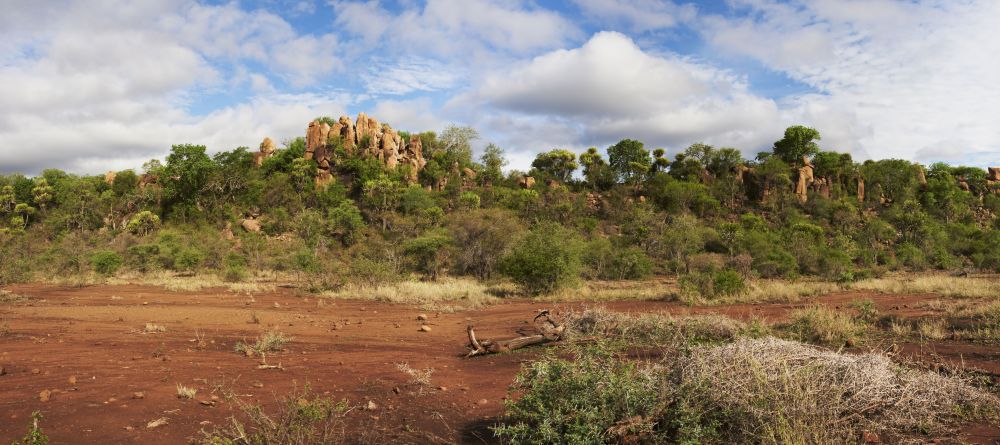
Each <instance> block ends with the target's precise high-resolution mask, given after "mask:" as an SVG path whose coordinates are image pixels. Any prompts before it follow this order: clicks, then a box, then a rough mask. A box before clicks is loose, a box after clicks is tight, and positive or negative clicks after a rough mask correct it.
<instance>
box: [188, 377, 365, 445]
mask: <svg viewBox="0 0 1000 445" xmlns="http://www.w3.org/2000/svg"><path fill="white" fill-rule="evenodd" d="M238 403H239V409H240V412H241V416H240V417H242V419H238V418H237V416H233V417H231V418H230V419H229V425H228V426H226V427H221V428H216V429H215V430H213V431H210V432H206V431H203V432H202V435H203V437H202V438H201V440H200V441H199V442H198V443H199V444H200V445H271V444H281V445H334V444H340V443H344V442H345V438H346V435H345V433H344V426H345V422H344V417H345V415H346V414H347V412H348V411H350V407H349V406H348V404H347V402H346V401H339V402H337V401H334V400H333V399H330V398H326V397H321V396H316V395H313V394H312V393H311V392H310V390H309V388H308V387H307V388H305V389H303V390H302V391H296V392H294V393H292V394H290V395H288V396H286V397H284V398H282V399H281V400H279V405H280V408H279V409H278V412H277V413H274V414H271V415H269V414H267V413H266V412H264V409H263V407H261V406H260V405H256V404H248V403H246V402H243V401H238Z"/></svg>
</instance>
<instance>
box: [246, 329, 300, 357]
mask: <svg viewBox="0 0 1000 445" xmlns="http://www.w3.org/2000/svg"><path fill="white" fill-rule="evenodd" d="M289 341H291V338H289V337H287V336H285V334H282V333H281V332H279V331H276V330H269V331H267V332H265V333H263V334H261V335H260V336H258V337H257V339H256V340H254V342H253V343H246V342H243V341H238V342H236V346H235V350H236V352H238V353H240V354H244V355H246V356H247V357H253V356H254V355H260V356H263V355H265V354H268V353H271V352H280V351H281V350H282V349H283V348H284V346H285V343H288V342H289Z"/></svg>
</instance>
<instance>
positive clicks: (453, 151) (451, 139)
mask: <svg viewBox="0 0 1000 445" xmlns="http://www.w3.org/2000/svg"><path fill="white" fill-rule="evenodd" d="M476 139H479V132H478V131H476V129H475V128H472V127H468V126H466V127H459V126H456V125H449V126H448V128H445V130H444V131H443V132H442V133H441V136H440V137H439V138H438V141H439V142H440V144H441V148H442V150H444V152H445V153H447V155H448V158H449V159H448V160H449V161H457V162H458V164H459V165H460V166H467V165H469V164H472V141H474V140H476Z"/></svg>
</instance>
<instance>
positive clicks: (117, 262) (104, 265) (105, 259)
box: [90, 250, 124, 275]
mask: <svg viewBox="0 0 1000 445" xmlns="http://www.w3.org/2000/svg"><path fill="white" fill-rule="evenodd" d="M122 263H124V260H122V257H121V255H118V254H117V253H116V252H112V251H110V250H98V251H96V252H94V253H92V254H91V255H90V264H91V265H92V266H94V270H95V271H97V273H99V274H101V275H114V274H115V272H117V271H118V268H120V267H121V266H122Z"/></svg>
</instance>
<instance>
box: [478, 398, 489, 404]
mask: <svg viewBox="0 0 1000 445" xmlns="http://www.w3.org/2000/svg"><path fill="white" fill-rule="evenodd" d="M487 403H490V401H489V400H486V399H479V404H480V405H485V404H487Z"/></svg>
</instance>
